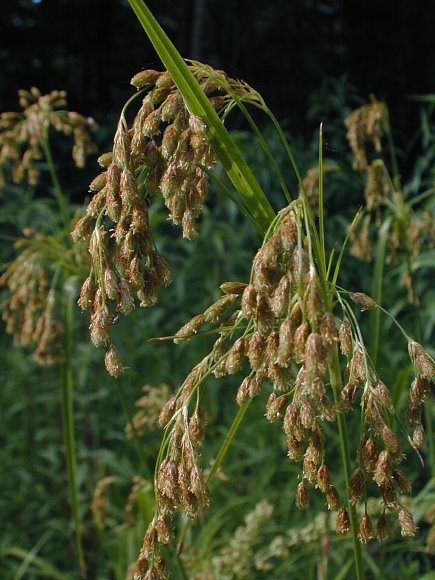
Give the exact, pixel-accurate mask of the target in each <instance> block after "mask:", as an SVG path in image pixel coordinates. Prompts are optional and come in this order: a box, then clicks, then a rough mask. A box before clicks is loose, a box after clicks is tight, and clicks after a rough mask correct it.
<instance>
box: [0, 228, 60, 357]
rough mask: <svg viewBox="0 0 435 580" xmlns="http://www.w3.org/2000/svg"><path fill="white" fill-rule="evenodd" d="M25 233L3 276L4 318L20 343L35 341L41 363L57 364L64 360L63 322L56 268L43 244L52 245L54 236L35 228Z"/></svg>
mask: <svg viewBox="0 0 435 580" xmlns="http://www.w3.org/2000/svg"><path fill="white" fill-rule="evenodd" d="M25 236H26V237H24V238H21V239H19V240H18V241H17V242H16V243H15V248H16V249H17V250H18V251H19V254H18V256H17V257H16V258H15V259H14V260H13V261H12V262H11V263H10V264H9V265H8V267H7V268H6V270H5V271H4V272H3V274H2V276H1V277H0V284H1V285H5V286H6V287H7V289H8V297H7V298H6V299H5V301H4V302H3V304H2V318H3V320H4V322H5V324H6V332H7V333H8V334H10V335H12V336H13V339H14V343H15V345H16V346H28V345H30V344H35V345H36V347H35V351H34V356H35V359H36V360H37V361H38V363H39V364H41V365H47V364H54V363H58V362H61V361H62V360H63V344H62V337H63V324H62V322H61V321H60V320H59V318H58V317H57V304H56V288H55V286H54V285H53V272H52V271H51V269H50V267H49V266H47V264H46V263H45V261H44V260H43V259H42V258H41V252H40V247H41V246H44V245H46V244H47V245H48V246H50V239H49V238H48V237H46V236H44V235H42V234H38V233H36V232H34V231H33V230H26V231H25Z"/></svg>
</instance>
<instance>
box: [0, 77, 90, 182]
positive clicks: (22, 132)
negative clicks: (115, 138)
mask: <svg viewBox="0 0 435 580" xmlns="http://www.w3.org/2000/svg"><path fill="white" fill-rule="evenodd" d="M18 94H19V98H20V106H21V107H22V108H23V112H22V113H12V112H5V113H2V114H1V115H0V188H1V187H3V186H4V171H5V169H6V168H8V169H10V170H11V174H12V179H13V181H14V182H15V183H19V182H21V181H23V180H26V181H27V182H28V183H29V184H31V185H35V184H36V183H37V181H38V178H39V169H38V166H37V163H35V162H37V161H39V160H41V159H42V158H43V146H44V141H45V139H46V137H47V129H48V127H52V128H53V129H55V130H56V131H59V132H61V133H63V134H64V135H72V137H73V139H74V145H73V149H72V156H73V159H74V162H75V164H76V165H77V167H83V166H84V164H85V161H86V157H87V156H88V155H89V154H91V153H94V152H95V150H96V147H95V145H94V143H93V142H92V140H91V138H90V136H89V131H90V130H94V129H95V128H96V125H95V122H94V120H93V119H90V118H88V119H87V118H85V117H83V116H82V115H80V114H79V113H75V112H73V111H65V110H63V109H64V107H65V106H66V104H67V103H66V92H65V91H52V92H51V93H49V94H47V95H42V94H41V92H40V91H39V90H38V89H37V88H35V87H32V88H31V89H30V91H25V90H20V91H19V93H18Z"/></svg>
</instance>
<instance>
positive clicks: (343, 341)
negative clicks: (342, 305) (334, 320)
mask: <svg viewBox="0 0 435 580" xmlns="http://www.w3.org/2000/svg"><path fill="white" fill-rule="evenodd" d="M338 336H339V341H340V350H341V353H342V354H343V355H345V356H350V355H351V354H352V351H353V347H352V331H351V326H350V322H349V320H348V319H347V318H345V319H344V320H343V322H342V324H341V326H340V331H339V333H338Z"/></svg>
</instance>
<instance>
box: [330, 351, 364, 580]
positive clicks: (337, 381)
mask: <svg viewBox="0 0 435 580" xmlns="http://www.w3.org/2000/svg"><path fill="white" fill-rule="evenodd" d="M329 378H330V381H331V388H332V391H333V393H334V400H335V406H336V407H337V406H338V392H339V390H340V389H341V385H342V382H341V369H340V361H339V358H338V347H337V345H335V346H334V349H333V353H332V362H331V365H330V366H329ZM337 424H338V435H339V439H340V449H341V460H342V462H343V472H344V480H345V483H346V497H347V508H348V512H349V519H350V528H351V533H352V542H353V555H354V564H355V571H356V577H357V580H363V579H364V578H365V575H364V564H363V559H362V551H361V544H360V542H359V541H358V529H357V520H356V511H355V507H354V506H353V505H352V504H351V503H350V502H349V481H350V473H351V470H350V456H349V447H348V433H347V424H346V418H345V416H344V415H343V414H342V413H340V412H337Z"/></svg>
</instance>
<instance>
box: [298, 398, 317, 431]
mask: <svg viewBox="0 0 435 580" xmlns="http://www.w3.org/2000/svg"><path fill="white" fill-rule="evenodd" d="M300 418H301V423H302V425H303V427H304V428H305V429H311V430H313V429H315V427H316V416H315V414H314V411H313V407H312V405H311V403H310V401H308V400H307V399H305V401H303V402H302V404H301V409H300Z"/></svg>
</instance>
